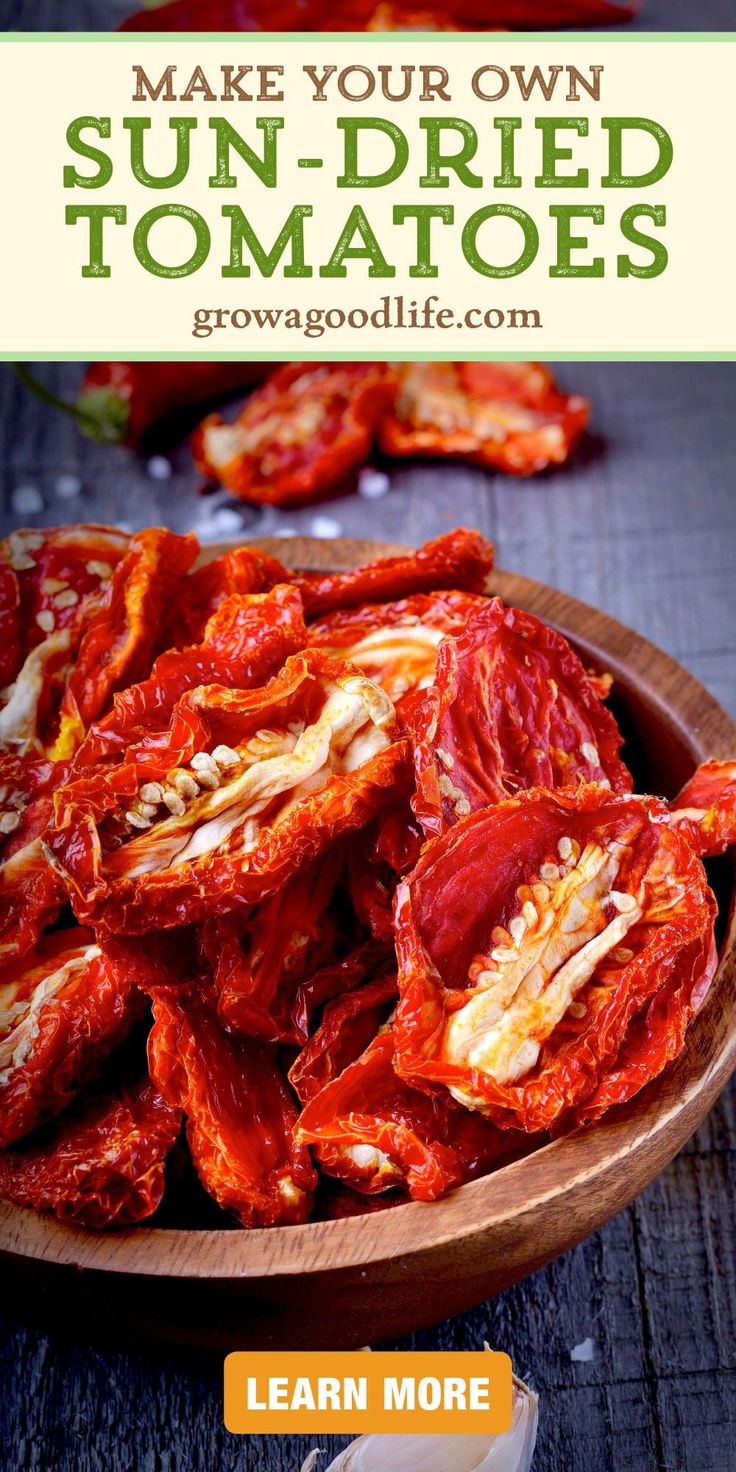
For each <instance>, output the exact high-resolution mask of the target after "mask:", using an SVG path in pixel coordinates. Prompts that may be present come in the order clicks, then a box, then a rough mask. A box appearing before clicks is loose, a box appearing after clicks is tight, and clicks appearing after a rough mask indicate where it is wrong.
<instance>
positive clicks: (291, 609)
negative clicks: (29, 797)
mask: <svg viewBox="0 0 736 1472" xmlns="http://www.w3.org/2000/svg"><path fill="white" fill-rule="evenodd" d="M305 642H306V629H305V627H304V618H303V615H302V604H301V598H300V596H299V594H298V593H297V591H296V589H295V588H292V587H290V586H289V585H288V584H282V585H277V586H276V587H274V588H272V589H271V591H270V592H268V593H253V594H250V595H247V596H244V597H243V596H240V595H239V594H234V595H231V596H229V597H227V598H226V599H225V600H224V602H222V603H221V604H220V605H219V607H218V608H217V610H216V612H215V613H213V615H212V617H211V618H210V620H209V622H208V624H207V626H206V629H205V632H204V637H203V639H202V642H201V643H200V644H193V645H190V646H189V647H187V648H185V649H171V650H169V651H168V653H166V654H160V655H159V657H158V659H157V660H156V662H155V664H154V666H153V669H152V671H151V674H150V676H149V678H148V679H147V680H143V681H141V683H140V684H138V685H130V686H128V688H127V689H125V690H122V691H121V692H120V693H119V694H118V695H116V696H115V698H114V701H113V709H112V710H111V712H110V714H109V715H108V716H106V717H105V718H104V719H103V720H102V721H99V722H98V723H97V724H96V725H94V726H92V727H91V729H90V730H89V732H88V733H87V736H86V737H85V739H84V741H83V742H82V745H81V746H80V748H79V750H78V752H77V756H76V760H75V768H76V770H78V771H81V770H84V768H85V767H88V766H94V765H96V764H97V763H98V762H101V761H110V760H112V759H114V758H116V757H117V758H120V759H124V758H125V755H126V753H127V751H128V749H129V748H130V747H131V746H135V745H137V744H139V743H140V742H143V741H144V740H145V738H146V736H147V735H148V734H149V733H151V732H155V731H159V732H160V731H164V730H165V729H166V727H167V725H168V723H169V721H170V719H171V713H172V711H173V709H174V706H175V705H176V703H177V701H178V700H180V699H181V697H182V695H184V694H186V692H187V691H188V690H194V689H196V687H197V686H198V685H211V684H214V683H217V684H222V685H229V686H231V687H232V688H233V689H237V690H244V689H250V688H251V687H252V686H254V685H261V684H263V683H264V682H265V681H266V680H267V679H269V678H270V676H272V675H273V674H274V673H275V672H276V671H277V670H279V669H280V668H281V666H282V665H283V664H284V662H285V661H286V659H287V658H288V656H289V655H290V654H296V653H297V652H298V650H300V649H302V648H303V647H304V644H305ZM0 774H1V769H0Z"/></svg>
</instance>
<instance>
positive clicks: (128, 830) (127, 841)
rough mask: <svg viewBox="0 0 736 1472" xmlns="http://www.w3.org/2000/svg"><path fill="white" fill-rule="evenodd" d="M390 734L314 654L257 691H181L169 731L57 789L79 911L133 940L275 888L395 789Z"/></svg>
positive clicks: (57, 854) (383, 701)
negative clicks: (117, 762) (131, 935)
mask: <svg viewBox="0 0 736 1472" xmlns="http://www.w3.org/2000/svg"><path fill="white" fill-rule="evenodd" d="M395 738H396V725H395V717H394V712H393V707H392V705H391V702H390V701H389V700H388V697H387V696H386V695H385V694H384V692H383V691H382V690H380V689H379V688H378V686H377V685H373V684H372V683H371V682H370V681H368V680H366V679H365V676H363V675H361V674H359V673H357V672H355V671H351V670H350V668H349V667H348V666H347V665H343V664H337V663H334V662H332V661H330V660H327V659H325V658H324V656H322V655H320V654H319V653H318V651H317V650H314V649H312V650H306V651H305V652H304V653H303V654H297V655H293V656H292V657H291V658H290V659H289V660H287V662H286V665H285V666H284V669H283V671H282V672H281V673H280V674H279V675H276V676H274V678H273V679H272V680H271V681H269V683H268V684H267V685H266V686H264V687H263V688H262V689H259V690H253V691H231V690H227V689H225V687H224V686H221V685H210V686H204V687H200V688H198V689H196V690H193V691H189V692H188V693H187V694H186V695H184V696H183V697H182V699H181V700H180V701H179V702H178V704H177V706H176V707H175V710H174V713H173V716H172V720H171V724H170V727H169V729H168V732H167V733H166V734H165V737H163V738H152V739H151V740H150V741H149V740H147V739H144V741H143V742H142V743H141V744H140V746H138V747H133V748H131V749H130V750H129V751H128V753H127V760H126V761H125V762H123V763H121V764H120V765H118V766H116V767H114V768H112V769H106V768H103V769H99V770H95V771H94V772H93V773H92V775H91V776H89V777H87V776H81V777H79V778H78V779H77V780H75V781H72V782H70V783H69V784H68V786H66V787H62V788H60V789H59V790H58V791H57V792H56V794H55V797H54V804H55V821H54V824H53V825H52V827H51V829H50V830H49V834H48V836H47V842H48V847H49V852H50V854H51V856H52V861H53V863H54V866H55V868H56V870H57V872H58V873H59V874H60V876H61V878H62V880H63V882H64V884H65V886H66V888H67V891H68V893H69V896H70V898H71V900H72V904H73V907H74V909H75V913H76V914H77V918H78V919H80V920H82V921H87V920H91V919H94V921H95V922H97V921H104V923H105V924H106V925H107V926H108V928H109V929H111V930H121V931H129V932H137V933H141V932H143V931H146V930H150V929H151V928H152V927H155V926H163V927H166V926H173V925H181V924H184V923H185V922H187V921H197V920H201V919H204V918H206V916H207V915H212V914H217V913H223V912H226V911H227V910H228V909H232V908H233V907H234V906H235V905H237V904H244V905H249V904H255V903H256V902H257V901H259V900H261V899H264V898H265V897H266V896H267V895H269V894H274V893H275V892H276V891H277V890H278V889H279V888H280V887H281V886H282V885H283V884H284V883H285V882H286V880H287V879H288V878H289V877H290V875H291V874H293V873H294V872H295V871H296V870H297V869H298V868H299V867H300V866H301V865H302V864H304V863H306V862H307V861H309V860H310V859H313V858H316V857H317V856H318V855H319V854H320V853H322V852H323V851H324V850H325V849H326V848H327V847H329V845H330V844H331V843H332V842H334V841H335V840H336V839H338V838H340V837H342V836H343V835H344V834H346V833H348V832H351V831H353V830H354V829H357V828H360V827H362V826H364V824H365V823H367V822H368V821H369V819H370V818H371V817H373V815H374V813H375V812H376V811H377V810H378V808H379V807H380V806H381V805H382V804H383V803H384V802H386V801H387V800H389V799H390V797H391V795H392V793H393V792H394V791H395V790H396V788H397V786H399V785H400V784H401V783H403V782H404V781H405V773H406V761H407V755H408V753H407V750H406V743H405V742H401V741H397V740H396V739H395Z"/></svg>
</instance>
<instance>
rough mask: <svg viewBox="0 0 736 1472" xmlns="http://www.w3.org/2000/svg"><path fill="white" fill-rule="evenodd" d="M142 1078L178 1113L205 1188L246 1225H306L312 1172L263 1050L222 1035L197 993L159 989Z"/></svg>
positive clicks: (289, 1102) (292, 1111) (285, 1094)
mask: <svg viewBox="0 0 736 1472" xmlns="http://www.w3.org/2000/svg"><path fill="white" fill-rule="evenodd" d="M153 1016H154V1024H153V1029H152V1031H151V1034H150V1037H149V1043H148V1056H149V1065H150V1069H151V1075H152V1077H153V1078H154V1079H155V1081H156V1083H157V1084H158V1086H159V1088H160V1089H161V1092H162V1093H163V1095H164V1098H165V1099H167V1100H168V1102H169V1104H170V1105H171V1106H172V1107H173V1108H175V1109H181V1110H183V1111H184V1113H185V1115H186V1120H187V1140H188V1142H189V1148H190V1150H191V1153H192V1159H193V1161H194V1164H195V1166H196V1169H197V1172H198V1174H199V1176H200V1179H201V1181H202V1184H203V1185H204V1187H205V1189H206V1190H207V1191H208V1192H209V1193H210V1195H211V1196H213V1197H214V1199H215V1201H217V1202H218V1204H219V1205H220V1206H221V1207H223V1209H224V1210H225V1211H230V1212H233V1213H234V1214H235V1215H236V1216H237V1217H238V1219H239V1220H240V1222H241V1223H242V1225H243V1226H245V1227H271V1226H285V1225H289V1224H292V1223H296V1222H303V1221H306V1219H307V1216H308V1215H309V1206H310V1199H311V1193H312V1191H313V1190H314V1187H315V1185H316V1174H315V1171H314V1169H313V1167H312V1163H311V1161H310V1158H309V1151H308V1150H307V1149H306V1148H305V1147H304V1146H303V1145H300V1144H298V1143H296V1142H295V1140H294V1138H293V1128H294V1125H295V1124H296V1119H297V1110H296V1106H295V1104H294V1101H293V1099H292V1098H291V1095H290V1094H289V1091H288V1089H287V1087H286V1084H285V1082H284V1080H283V1078H282V1077H281V1074H280V1073H279V1071H278V1069H277V1067H276V1065H275V1063H274V1061H273V1058H272V1056H271V1054H270V1052H269V1051H268V1049H267V1048H265V1047H263V1046H259V1045H258V1044H257V1043H252V1042H248V1041H246V1040H245V1039H244V1038H236V1037H233V1036H232V1035H230V1034H228V1033H226V1032H225V1031H224V1030H223V1029H222V1028H221V1027H220V1025H219V1023H218V1022H217V1020H216V1019H215V1018H214V1017H213V1016H212V1013H211V1011H210V1010H209V1008H208V1006H207V1000H206V997H204V996H202V995H197V993H196V992H190V993H189V994H188V995H187V994H185V993H183V992H182V991H181V990H179V991H177V992H176V993H175V992H174V990H173V989H171V988H169V989H164V988H162V989H161V990H160V991H158V992H156V993H155V995H154V999H153Z"/></svg>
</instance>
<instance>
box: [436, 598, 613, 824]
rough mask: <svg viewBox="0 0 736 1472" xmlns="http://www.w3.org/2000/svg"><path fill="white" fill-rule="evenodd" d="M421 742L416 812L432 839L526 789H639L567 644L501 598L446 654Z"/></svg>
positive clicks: (449, 642)
mask: <svg viewBox="0 0 736 1472" xmlns="http://www.w3.org/2000/svg"><path fill="white" fill-rule="evenodd" d="M416 737H417V739H416V744H415V770H416V795H415V798H414V810H415V812H416V815H417V817H418V818H419V821H420V822H421V824H422V827H423V828H424V829H425V831H426V832H427V833H431V834H437V833H441V832H442V831H443V829H444V828H446V827H447V826H449V825H450V824H452V823H454V822H456V821H457V819H458V818H461V817H463V816H464V815H465V814H467V813H470V812H474V811H475V810H476V809H478V808H482V807H486V806H487V805H488V804H489V803H494V802H499V801H501V800H502V799H503V798H504V797H512V796H514V794H515V793H516V792H518V791H520V790H522V789H524V788H526V787H533V786H540V787H549V788H554V787H563V786H571V785H573V784H575V783H576V782H598V783H599V784H600V785H601V786H602V787H612V788H614V789H615V790H616V791H630V790H631V786H632V782H631V776H630V773H629V772H628V770H627V768H626V767H625V766H624V763H623V762H622V760H621V758H620V756H619V749H620V747H621V744H622V738H621V735H620V733H619V730H618V727H617V725H616V722H615V720H614V718H613V716H612V715H611V713H610V711H609V710H608V709H607V708H606V706H604V705H603V703H602V702H601V699H600V697H599V695H598V692H597V689H596V688H595V686H594V685H593V683H592V681H591V679H590V677H589V675H588V674H587V673H586V671H585V669H584V668H583V665H582V664H581V662H580V660H579V659H578V656H577V655H576V654H575V653H574V651H573V650H572V649H571V648H570V645H569V644H568V642H567V640H566V639H565V638H564V636H563V635H562V634H559V633H557V631H556V630H554V629H551V628H549V626H548V625H547V624H544V623H542V622H541V620H540V619H538V618H535V617H534V615H533V614H531V613H523V612H522V611H521V610H520V609H518V608H506V607H504V605H503V603H502V602H501V600H500V598H493V599H490V600H488V601H487V602H486V604H485V606H484V608H483V609H482V610H481V611H480V612H479V613H477V614H475V615H474V616H473V618H471V620H470V622H469V623H468V626H467V628H466V630H465V632H464V633H462V634H460V635H459V636H458V638H456V639H452V638H450V639H446V640H445V641H444V642H443V643H442V644H441V646H440V649H439V653H438V656H437V672H436V676H435V681H434V685H433V687H432V689H431V690H428V691H427V694H426V696H425V699H424V701H423V702H422V705H421V707H419V709H418V712H417V720H416Z"/></svg>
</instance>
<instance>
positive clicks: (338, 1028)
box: [289, 962, 398, 1104]
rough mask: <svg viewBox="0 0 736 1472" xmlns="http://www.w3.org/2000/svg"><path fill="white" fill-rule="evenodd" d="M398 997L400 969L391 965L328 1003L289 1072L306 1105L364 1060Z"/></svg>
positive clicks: (292, 1082) (292, 1083)
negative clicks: (359, 1061)
mask: <svg viewBox="0 0 736 1472" xmlns="http://www.w3.org/2000/svg"><path fill="white" fill-rule="evenodd" d="M397 995H398V985H397V981H396V968H395V966H394V965H392V964H391V963H390V962H388V963H386V964H384V966H383V967H382V968H381V969H380V970H379V972H378V974H377V975H375V976H369V979H368V980H366V981H364V982H363V983H362V985H360V986H357V987H354V988H353V989H352V990H351V991H348V992H344V993H343V994H342V995H341V996H338V997H334V998H333V999H332V1000H331V1001H329V1002H327V1003H326V1005H325V1008H324V1011H323V1013H322V1018H321V1021H320V1024H319V1027H317V1028H316V1030H315V1031H314V1032H313V1034H312V1036H311V1037H310V1039H309V1041H308V1042H307V1043H306V1044H305V1046H304V1047H303V1048H302V1050H301V1052H300V1053H299V1055H298V1057H297V1058H296V1059H295V1061H294V1063H293V1064H292V1066H291V1068H290V1069H289V1083H290V1084H291V1086H292V1088H293V1090H294V1092H295V1094H296V1095H297V1097H298V1098H299V1099H300V1100H301V1102H302V1104H308V1103H309V1100H310V1099H313V1098H314V1096H315V1094H318V1093H319V1092H320V1090H321V1089H323V1088H324V1087H325V1085H326V1084H328V1083H329V1082H330V1081H331V1079H334V1078H337V1077H338V1075H339V1074H341V1073H342V1072H343V1070H344V1069H345V1068H347V1066H348V1065H349V1064H350V1063H354V1062H355V1060H356V1058H359V1057H360V1055H361V1053H362V1052H363V1051H364V1049H365V1048H367V1047H368V1044H369V1043H370V1042H372V1041H373V1039H374V1037H375V1036H376V1033H377V1032H378V1029H379V1027H380V1025H381V1023H382V1022H383V1021H385V1018H386V1015H387V1012H388V1009H389V1006H390V1004H391V1003H392V1002H393V1001H395V999H396V997H397Z"/></svg>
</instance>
